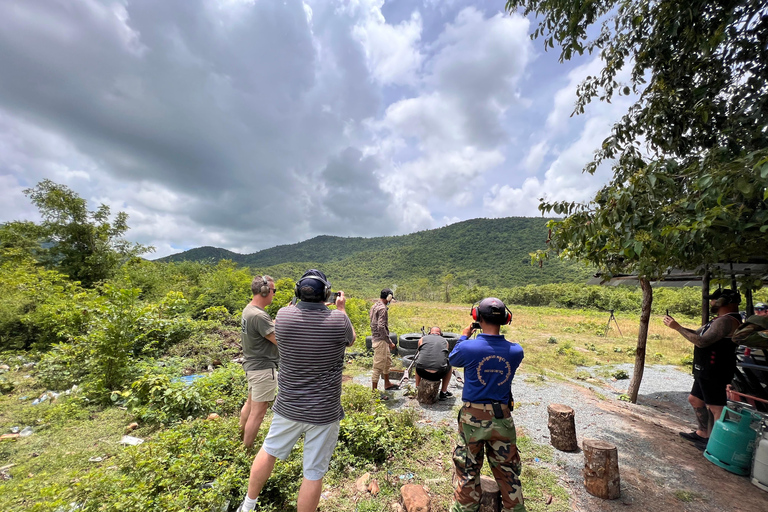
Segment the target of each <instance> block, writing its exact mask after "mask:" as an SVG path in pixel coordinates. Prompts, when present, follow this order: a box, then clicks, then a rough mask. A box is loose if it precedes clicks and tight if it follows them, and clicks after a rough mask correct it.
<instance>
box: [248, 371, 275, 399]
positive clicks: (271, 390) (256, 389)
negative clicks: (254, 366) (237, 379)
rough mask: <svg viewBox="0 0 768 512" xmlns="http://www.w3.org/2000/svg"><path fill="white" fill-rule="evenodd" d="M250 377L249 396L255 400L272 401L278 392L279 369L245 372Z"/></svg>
mask: <svg viewBox="0 0 768 512" xmlns="http://www.w3.org/2000/svg"><path fill="white" fill-rule="evenodd" d="M245 376H246V378H247V379H248V396H250V397H251V400H252V401H253V402H271V401H272V400H274V399H275V395H276V394H277V370H275V369H274V368H268V369H266V370H250V371H247V372H245Z"/></svg>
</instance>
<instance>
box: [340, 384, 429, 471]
mask: <svg viewBox="0 0 768 512" xmlns="http://www.w3.org/2000/svg"><path fill="white" fill-rule="evenodd" d="M342 405H343V406H344V407H345V413H346V416H345V417H344V419H343V420H341V427H340V429H339V445H340V449H342V450H344V451H345V452H346V455H347V456H348V458H351V459H352V460H350V461H349V462H350V463H351V464H353V465H354V464H355V462H354V460H355V459H357V460H360V461H363V462H376V463H379V462H383V461H385V460H386V459H387V458H388V457H389V456H391V455H392V454H394V453H395V452H398V451H401V450H404V449H405V448H407V447H408V446H410V445H412V444H413V443H414V442H416V441H417V440H418V438H419V432H418V430H417V428H416V413H415V412H414V411H412V410H408V411H390V410H389V409H387V408H386V407H385V406H384V405H382V404H381V403H379V402H378V401H377V400H374V399H372V394H371V390H369V389H368V388H366V387H365V386H361V385H359V384H347V385H345V386H344V387H343V389H342ZM347 408H349V411H347V410H346V409H347Z"/></svg>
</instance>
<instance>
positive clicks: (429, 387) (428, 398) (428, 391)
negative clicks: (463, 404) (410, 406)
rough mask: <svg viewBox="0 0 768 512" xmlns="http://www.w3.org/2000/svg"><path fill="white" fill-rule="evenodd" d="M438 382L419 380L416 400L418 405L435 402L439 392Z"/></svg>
mask: <svg viewBox="0 0 768 512" xmlns="http://www.w3.org/2000/svg"><path fill="white" fill-rule="evenodd" d="M440 384H441V383H440V381H439V380H438V381H435V380H427V379H421V381H420V382H419V390H418V394H417V395H416V399H417V400H418V401H419V403H420V404H433V403H435V402H437V394H438V393H439V392H440Z"/></svg>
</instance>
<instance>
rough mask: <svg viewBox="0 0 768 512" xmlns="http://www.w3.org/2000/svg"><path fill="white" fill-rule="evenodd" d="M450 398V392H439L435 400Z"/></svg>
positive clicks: (451, 394) (451, 395)
mask: <svg viewBox="0 0 768 512" xmlns="http://www.w3.org/2000/svg"><path fill="white" fill-rule="evenodd" d="M451 397H453V393H451V392H450V391H445V392H443V391H441V392H440V396H438V397H437V398H438V400H446V399H448V398H451Z"/></svg>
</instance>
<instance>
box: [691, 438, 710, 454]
mask: <svg viewBox="0 0 768 512" xmlns="http://www.w3.org/2000/svg"><path fill="white" fill-rule="evenodd" d="M708 442H709V440H708V439H704V440H703V441H696V442H695V443H693V446H695V447H696V448H698V449H699V450H701V451H702V452H703V451H704V450H706V449H707V443H708Z"/></svg>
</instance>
